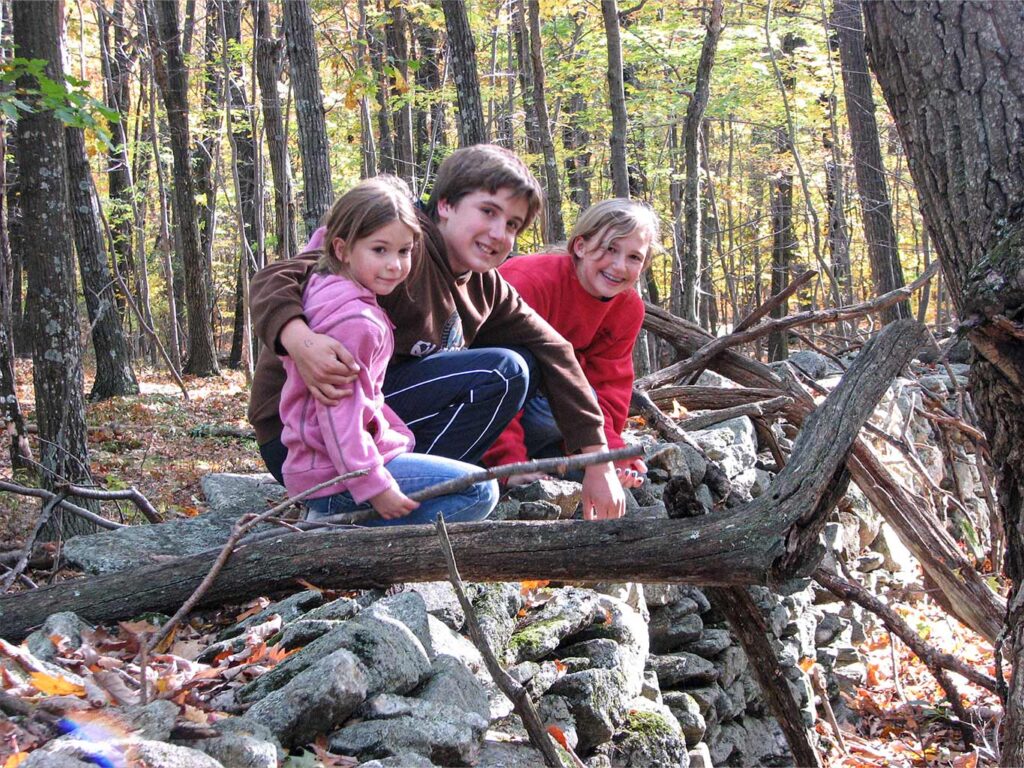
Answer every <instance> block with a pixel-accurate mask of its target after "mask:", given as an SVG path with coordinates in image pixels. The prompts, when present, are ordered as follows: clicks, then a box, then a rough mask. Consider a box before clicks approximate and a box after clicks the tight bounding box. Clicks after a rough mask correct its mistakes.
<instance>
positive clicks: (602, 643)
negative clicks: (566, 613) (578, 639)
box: [559, 637, 623, 669]
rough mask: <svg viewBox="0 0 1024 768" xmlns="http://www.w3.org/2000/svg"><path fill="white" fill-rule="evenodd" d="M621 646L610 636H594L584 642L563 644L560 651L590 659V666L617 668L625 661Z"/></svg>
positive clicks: (563, 653)
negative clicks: (609, 637)
mask: <svg viewBox="0 0 1024 768" xmlns="http://www.w3.org/2000/svg"><path fill="white" fill-rule="evenodd" d="M620 648H621V646H620V645H619V644H618V643H616V642H615V641H614V640H609V639H608V638H600V637H599V638H594V639H593V640H584V641H583V642H582V643H573V644H572V645H567V646H563V647H562V648H561V649H560V651H559V652H560V653H561V654H562V655H564V656H572V657H579V658H584V659H587V660H589V661H590V667H602V668H604V669H616V668H617V667H619V666H621V665H622V663H623V660H622V654H621V653H620Z"/></svg>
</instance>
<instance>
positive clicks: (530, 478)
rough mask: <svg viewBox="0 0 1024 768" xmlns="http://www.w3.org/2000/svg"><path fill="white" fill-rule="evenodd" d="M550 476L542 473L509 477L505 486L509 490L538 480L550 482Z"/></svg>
mask: <svg viewBox="0 0 1024 768" xmlns="http://www.w3.org/2000/svg"><path fill="white" fill-rule="evenodd" d="M550 479H551V475H548V474H546V473H544V472H525V473H523V474H521V475H509V476H508V483H507V485H508V486H509V487H510V488H511V487H513V486H516V485H529V484H530V483H535V482H537V481H538V480H550Z"/></svg>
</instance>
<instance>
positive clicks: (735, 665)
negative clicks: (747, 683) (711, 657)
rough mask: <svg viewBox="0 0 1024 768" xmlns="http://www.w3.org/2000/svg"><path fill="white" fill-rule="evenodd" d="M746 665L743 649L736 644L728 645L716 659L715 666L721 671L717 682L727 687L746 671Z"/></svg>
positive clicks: (747, 663) (745, 655)
mask: <svg viewBox="0 0 1024 768" xmlns="http://www.w3.org/2000/svg"><path fill="white" fill-rule="evenodd" d="M748 665H749V662H748V661H747V654H745V653H744V652H743V649H742V648H740V646H738V645H731V646H729V647H728V648H726V649H725V650H724V651H722V654H721V655H720V656H719V657H718V659H716V663H715V666H716V667H717V668H718V669H719V670H720V671H721V676H720V679H719V683H720V684H721V685H722V687H723V688H727V687H729V686H730V685H732V684H733V683H734V682H736V680H737V679H738V678H739V676H740V675H742V674H743V673H744V672H746V671H747V666H748Z"/></svg>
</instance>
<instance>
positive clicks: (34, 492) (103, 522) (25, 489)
mask: <svg viewBox="0 0 1024 768" xmlns="http://www.w3.org/2000/svg"><path fill="white" fill-rule="evenodd" d="M0 491H7V492H8V493H17V494H19V495H21V496H34V497H36V498H39V499H45V500H47V501H49V500H51V499H54V498H56V496H57V494H55V493H53V492H52V491H48V490H46V489H45V488H32V487H31V486H27V485H21V484H19V483H15V482H12V481H10V480H0ZM60 508H61V509H63V510H66V511H68V512H71V513H72V514H75V515H78V516H79V517H81V518H84V519H86V520H88V521H89V522H91V523H95V524H96V525H98V526H99V527H100V528H106V529H107V530H108V531H114V530H117V529H118V528H127V526H126V525H122V524H121V523H115V522H114V521H113V520H107V518H105V517H100V516H99V515H97V514H96V513H95V512H90V511H89V510H88V509H86V508H85V507H80V506H78V505H77V504H72V503H71V502H70V501H68V500H67V499H62V500H61V502H60Z"/></svg>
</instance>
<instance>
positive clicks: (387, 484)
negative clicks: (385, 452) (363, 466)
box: [345, 464, 398, 504]
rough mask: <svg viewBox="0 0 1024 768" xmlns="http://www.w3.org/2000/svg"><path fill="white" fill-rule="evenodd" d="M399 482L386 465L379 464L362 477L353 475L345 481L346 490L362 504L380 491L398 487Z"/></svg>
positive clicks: (354, 499)
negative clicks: (385, 467)
mask: <svg viewBox="0 0 1024 768" xmlns="http://www.w3.org/2000/svg"><path fill="white" fill-rule="evenodd" d="M397 488H398V483H396V482H395V478H393V477H392V476H391V473H390V472H388V471H387V470H386V469H384V465H382V464H378V465H377V466H375V467H372V468H371V469H370V471H369V472H368V473H367V474H365V475H363V476H362V477H353V478H352V479H351V480H346V481H345V490H346V491H348V492H349V493H350V494H351V495H352V500H353V501H355V502H356V504H362V503H363V502H364V501H366V500H367V499H372V498H373V497H374V496H376V495H377V494H378V493H383V492H384V491H387V490H389V489H397Z"/></svg>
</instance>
